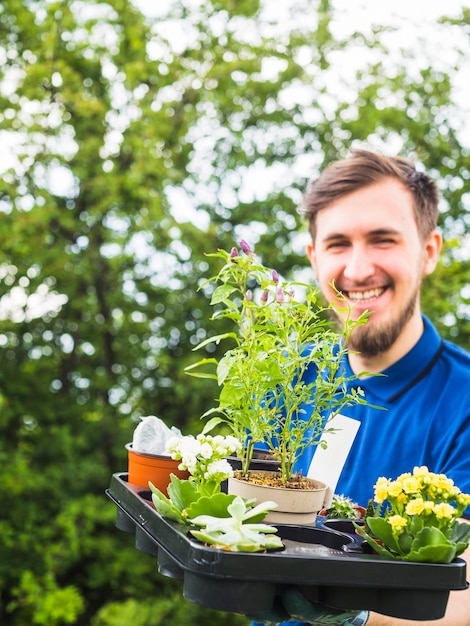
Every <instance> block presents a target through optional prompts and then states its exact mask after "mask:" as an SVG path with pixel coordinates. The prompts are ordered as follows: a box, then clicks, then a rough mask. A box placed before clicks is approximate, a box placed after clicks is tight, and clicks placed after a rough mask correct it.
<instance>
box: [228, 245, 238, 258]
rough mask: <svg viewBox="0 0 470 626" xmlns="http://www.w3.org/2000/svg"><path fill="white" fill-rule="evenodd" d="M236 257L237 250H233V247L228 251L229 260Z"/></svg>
mask: <svg viewBox="0 0 470 626" xmlns="http://www.w3.org/2000/svg"><path fill="white" fill-rule="evenodd" d="M237 256H238V250H237V249H236V248H235V246H233V248H232V249H231V250H230V258H231V259H235V258H236V257H237Z"/></svg>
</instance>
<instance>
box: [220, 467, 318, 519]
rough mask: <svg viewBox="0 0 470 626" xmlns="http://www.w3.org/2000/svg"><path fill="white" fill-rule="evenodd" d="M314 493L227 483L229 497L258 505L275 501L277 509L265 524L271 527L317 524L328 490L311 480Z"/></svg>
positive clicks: (242, 482)
mask: <svg viewBox="0 0 470 626" xmlns="http://www.w3.org/2000/svg"><path fill="white" fill-rule="evenodd" d="M309 480H310V481H311V484H312V488H311V489H292V488H289V487H271V486H267V485H259V484H257V483H252V482H249V481H247V480H241V479H239V478H234V477H232V478H229V479H228V493H230V494H234V495H237V496H241V497H242V498H248V499H249V498H256V503H257V504H259V503H260V502H266V501H267V500H272V501H274V502H276V504H277V505H278V506H277V508H276V509H273V510H272V511H270V512H269V513H268V514H267V516H266V517H265V519H264V520H263V521H264V522H266V523H268V524H299V525H302V524H314V523H315V519H316V517H317V513H318V512H319V511H320V510H321V509H322V508H323V506H324V502H325V497H326V492H327V489H328V486H327V485H325V483H322V482H320V481H318V480H313V479H309Z"/></svg>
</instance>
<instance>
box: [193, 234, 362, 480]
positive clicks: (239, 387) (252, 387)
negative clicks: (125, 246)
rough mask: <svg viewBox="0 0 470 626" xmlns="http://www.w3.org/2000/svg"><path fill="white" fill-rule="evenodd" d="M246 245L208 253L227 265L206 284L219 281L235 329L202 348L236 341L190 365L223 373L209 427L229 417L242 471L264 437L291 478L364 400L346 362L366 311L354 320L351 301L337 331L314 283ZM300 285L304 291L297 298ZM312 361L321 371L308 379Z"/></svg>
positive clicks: (207, 374) (218, 303)
mask: <svg viewBox="0 0 470 626" xmlns="http://www.w3.org/2000/svg"><path fill="white" fill-rule="evenodd" d="M240 246H241V249H242V251H241V253H239V251H238V250H237V249H236V248H233V249H232V250H231V252H227V251H224V250H219V251H218V252H217V253H214V254H209V255H208V256H210V257H215V258H218V259H221V261H222V263H223V265H222V268H221V269H220V271H219V273H218V274H217V275H216V276H214V277H212V278H210V279H209V280H208V281H206V282H205V283H204V285H203V287H208V286H212V285H213V284H215V288H214V290H213V293H212V299H211V304H212V305H213V306H214V308H215V312H214V314H213V316H212V319H213V320H218V319H219V318H227V319H229V320H231V321H232V322H233V324H234V326H235V330H234V331H231V332H226V333H223V334H219V335H216V336H212V337H209V338H208V339H206V340H205V341H203V342H201V343H200V344H199V345H198V346H197V348H196V349H201V348H204V347H206V346H207V345H208V344H210V343H215V344H219V343H220V342H222V341H227V342H230V343H232V347H229V348H228V349H227V350H226V352H225V354H224V355H223V357H222V358H221V359H220V360H217V359H216V358H203V359H201V360H200V361H198V362H197V363H195V364H193V365H191V366H189V367H187V368H186V372H187V373H189V374H191V375H193V376H198V377H203V378H213V379H216V380H217V382H218V384H219V386H220V395H219V398H218V406H216V407H214V408H212V409H210V410H209V411H207V412H206V413H205V414H204V416H203V417H209V416H212V415H214V414H216V415H217V416H216V417H212V419H211V420H210V421H209V423H210V427H209V428H212V427H213V426H214V425H215V424H217V423H220V422H224V423H225V424H228V426H229V427H230V429H231V431H232V433H233V435H234V436H235V437H236V438H237V439H238V440H239V441H240V442H243V444H244V445H243V449H242V451H241V459H242V474H244V475H246V473H247V471H248V468H249V465H250V461H251V459H252V455H253V450H254V448H255V446H256V444H264V445H266V446H267V447H268V448H269V449H270V451H271V452H272V454H273V457H274V458H275V459H278V460H279V461H280V466H281V476H282V483H283V484H286V483H287V482H288V481H289V480H290V479H291V478H292V476H293V475H294V466H295V463H296V460H297V459H298V458H299V456H300V455H301V454H302V452H303V450H304V449H305V448H306V447H307V446H309V445H312V444H313V445H323V446H324V445H325V443H324V441H322V438H321V434H322V432H324V429H325V426H326V425H327V422H328V420H329V419H331V418H333V417H334V416H335V415H336V414H338V413H339V412H340V411H341V409H343V408H344V407H346V406H349V405H351V404H358V403H359V404H366V402H365V400H364V398H363V395H362V391H361V390H360V389H358V388H352V389H351V390H348V389H347V383H348V382H349V379H348V378H347V377H346V376H345V374H344V372H343V370H342V366H341V363H342V359H343V358H344V355H345V352H346V350H347V348H346V344H347V340H348V337H349V336H350V334H351V333H352V332H353V330H354V329H355V328H356V327H357V326H358V325H360V324H363V323H365V322H366V317H367V316H366V315H362V316H361V317H360V318H359V319H358V320H353V319H351V316H350V314H349V313H350V308H349V305H348V304H347V303H346V302H345V303H344V311H343V313H344V312H346V315H343V317H345V318H346V321H345V322H344V323H343V327H342V329H341V331H338V330H336V328H335V326H334V324H333V322H331V321H330V320H329V319H328V316H327V311H328V308H325V307H323V306H321V305H319V304H318V299H319V297H320V294H319V291H318V289H317V288H316V287H314V286H311V285H307V284H304V283H299V282H291V283H287V282H282V280H281V279H280V277H279V275H278V273H277V272H276V271H275V270H271V269H269V268H267V267H265V266H264V265H262V264H260V263H259V262H258V261H257V259H256V257H255V255H254V253H253V251H252V250H251V248H250V247H249V245H248V244H247V243H246V242H244V241H242V242H240ZM296 290H297V291H298V292H299V293H301V294H303V297H302V298H297V297H296V295H295V292H296ZM214 368H215V371H214ZM309 368H313V370H314V372H315V375H314V376H313V380H311V382H308V383H307V382H305V377H304V375H305V373H306V371H307V369H309Z"/></svg>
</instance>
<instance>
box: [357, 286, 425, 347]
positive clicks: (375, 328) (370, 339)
mask: <svg viewBox="0 0 470 626" xmlns="http://www.w3.org/2000/svg"><path fill="white" fill-rule="evenodd" d="M420 290H421V281H420V282H419V284H418V285H417V287H416V289H415V292H414V293H413V294H412V296H411V298H410V299H409V300H408V303H407V305H406V306H405V307H404V308H403V309H402V311H401V312H400V314H399V316H398V318H397V319H395V320H390V321H389V322H384V323H382V324H380V323H379V324H374V323H372V324H371V323H369V321H367V322H366V323H365V324H364V325H363V326H358V327H357V328H355V329H354V331H353V332H352V335H351V336H350V338H349V341H348V348H349V349H350V350H353V351H355V352H359V353H360V354H361V355H363V356H365V357H366V358H371V357H375V356H377V355H379V354H381V353H383V352H386V351H387V350H389V349H390V348H391V347H392V346H393V344H394V343H395V342H396V340H397V339H398V337H399V336H400V333H401V332H402V330H403V327H404V326H405V324H406V323H407V322H409V320H410V319H411V318H412V317H413V313H414V312H415V310H416V306H417V304H418V300H419V296H420ZM373 315H374V314H373V313H372V317H373Z"/></svg>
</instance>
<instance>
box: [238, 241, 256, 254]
mask: <svg viewBox="0 0 470 626" xmlns="http://www.w3.org/2000/svg"><path fill="white" fill-rule="evenodd" d="M240 248H241V249H242V250H243V252H244V253H245V254H253V252H252V250H251V248H250V246H249V245H248V244H247V243H246V241H245V240H244V239H242V240H241V241H240Z"/></svg>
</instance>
